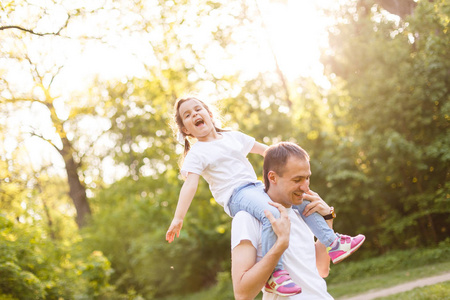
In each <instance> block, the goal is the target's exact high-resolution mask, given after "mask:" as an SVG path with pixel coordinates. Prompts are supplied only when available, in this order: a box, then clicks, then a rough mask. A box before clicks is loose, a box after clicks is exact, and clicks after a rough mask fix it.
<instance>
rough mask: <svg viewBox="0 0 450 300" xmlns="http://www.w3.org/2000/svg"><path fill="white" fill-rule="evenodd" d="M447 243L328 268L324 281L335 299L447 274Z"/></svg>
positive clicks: (449, 261) (449, 267)
mask: <svg viewBox="0 0 450 300" xmlns="http://www.w3.org/2000/svg"><path fill="white" fill-rule="evenodd" d="M449 246H450V245H449V242H448V241H447V242H446V243H441V244H440V245H439V247H437V248H428V249H412V250H407V251H396V252H392V253H388V254H386V255H383V256H380V257H374V258H370V259H365V260H363V261H356V262H353V261H348V262H343V263H342V264H338V265H333V266H332V267H331V272H330V276H329V277H328V278H327V279H326V280H327V285H328V291H329V293H330V294H331V295H332V296H333V297H335V298H340V297H342V296H352V295H357V294H362V293H366V292H368V291H370V290H379V289H383V288H388V287H392V286H394V285H397V284H401V283H405V282H408V281H413V280H416V279H420V278H424V277H429V276H433V275H438V274H441V273H445V272H448V270H450V247H449Z"/></svg>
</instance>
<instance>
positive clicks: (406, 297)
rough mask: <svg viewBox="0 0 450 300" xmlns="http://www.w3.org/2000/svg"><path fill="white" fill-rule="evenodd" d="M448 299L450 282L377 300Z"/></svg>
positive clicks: (449, 297)
mask: <svg viewBox="0 0 450 300" xmlns="http://www.w3.org/2000/svg"><path fill="white" fill-rule="evenodd" d="M442 299H450V282H449V281H447V282H442V283H439V284H435V285H430V286H426V287H422V288H416V289H413V290H411V291H408V292H404V293H400V294H396V295H392V296H389V297H382V298H377V300H442Z"/></svg>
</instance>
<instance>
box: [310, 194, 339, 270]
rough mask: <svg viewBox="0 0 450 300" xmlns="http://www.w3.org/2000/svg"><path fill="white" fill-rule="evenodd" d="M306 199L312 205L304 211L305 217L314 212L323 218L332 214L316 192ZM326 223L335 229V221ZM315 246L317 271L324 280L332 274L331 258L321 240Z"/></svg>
mask: <svg viewBox="0 0 450 300" xmlns="http://www.w3.org/2000/svg"><path fill="white" fill-rule="evenodd" d="M304 197H305V199H306V200H308V201H311V203H309V204H308V205H307V206H306V207H305V210H304V211H303V214H304V215H305V216H309V215H311V214H312V213H314V212H317V213H319V214H320V215H322V216H325V215H328V214H329V213H330V207H329V206H328V204H327V203H326V202H325V201H323V200H322V198H320V196H319V194H317V193H316V192H313V191H311V190H310V191H308V193H306V194H305V195H304ZM326 222H327V224H328V226H329V227H330V228H331V229H333V220H332V219H331V220H327V221H326ZM315 246H316V265H317V270H318V271H319V275H320V276H321V277H322V278H325V277H327V276H328V274H329V273H330V256H329V255H328V252H327V248H326V247H325V245H324V244H322V243H321V242H319V240H317V241H316V244H315Z"/></svg>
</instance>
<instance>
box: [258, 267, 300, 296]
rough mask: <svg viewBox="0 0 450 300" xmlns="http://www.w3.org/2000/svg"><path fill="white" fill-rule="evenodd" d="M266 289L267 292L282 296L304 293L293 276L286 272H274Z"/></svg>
mask: <svg viewBox="0 0 450 300" xmlns="http://www.w3.org/2000/svg"><path fill="white" fill-rule="evenodd" d="M264 289H265V291H266V292H269V293H274V294H278V295H280V296H294V295H297V294H300V293H301V292H302V288H301V287H299V286H298V285H296V284H295V283H294V282H293V281H292V279H291V276H289V273H288V272H287V271H285V270H278V271H275V272H273V273H272V275H270V278H269V280H267V283H266V286H265V288H264Z"/></svg>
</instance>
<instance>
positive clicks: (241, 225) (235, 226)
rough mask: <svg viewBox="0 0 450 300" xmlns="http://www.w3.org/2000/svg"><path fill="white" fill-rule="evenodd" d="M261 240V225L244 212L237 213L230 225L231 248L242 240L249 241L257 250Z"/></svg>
mask: <svg viewBox="0 0 450 300" xmlns="http://www.w3.org/2000/svg"><path fill="white" fill-rule="evenodd" d="M260 238H261V223H260V222H259V221H258V220H257V219H256V218H255V217H253V216H252V215H251V214H249V213H248V212H246V211H240V212H238V213H237V214H236V215H235V216H234V218H233V221H232V223H231V244H232V245H231V247H232V248H234V247H236V246H237V245H239V243H240V242H241V241H243V240H249V241H251V243H252V244H253V246H254V247H255V248H258V246H259V244H260Z"/></svg>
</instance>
